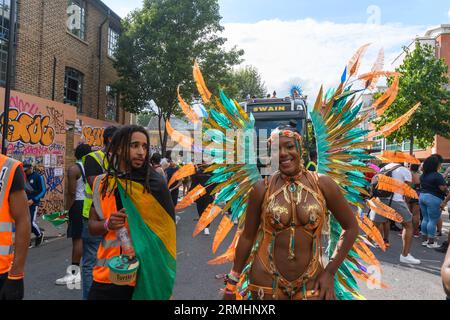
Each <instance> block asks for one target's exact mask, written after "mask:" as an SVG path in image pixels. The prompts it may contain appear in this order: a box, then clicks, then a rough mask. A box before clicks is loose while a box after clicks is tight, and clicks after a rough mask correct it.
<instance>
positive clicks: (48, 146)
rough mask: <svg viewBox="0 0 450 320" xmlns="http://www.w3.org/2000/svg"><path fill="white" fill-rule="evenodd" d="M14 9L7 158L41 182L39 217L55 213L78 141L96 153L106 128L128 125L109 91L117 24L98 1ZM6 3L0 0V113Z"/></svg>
mask: <svg viewBox="0 0 450 320" xmlns="http://www.w3.org/2000/svg"><path fill="white" fill-rule="evenodd" d="M16 3H17V10H16V12H17V31H16V35H15V51H14V57H13V58H14V63H13V70H12V71H13V72H12V78H13V79H12V90H11V98H10V101H9V105H10V112H9V114H8V116H9V126H10V128H11V129H10V131H9V134H8V138H7V143H8V145H7V154H8V155H9V156H11V157H13V158H15V159H18V160H20V161H30V162H32V163H33V164H34V165H35V168H36V169H37V170H39V171H40V172H41V173H42V175H43V176H44V179H45V183H46V188H47V193H46V195H45V198H44V199H43V201H41V208H40V210H41V212H42V213H51V212H60V211H62V210H63V209H64V202H65V199H66V198H65V197H64V194H65V193H66V191H67V179H65V177H66V176H67V170H68V168H69V167H70V166H71V165H72V164H74V162H75V157H74V148H75V147H76V146H77V145H78V144H79V143H81V142H84V143H88V144H90V145H91V146H92V147H93V149H98V148H102V147H103V131H104V128H105V127H107V126H109V125H111V124H118V123H119V124H129V123H130V118H131V116H130V114H129V113H126V112H124V111H123V109H121V108H120V106H119V99H118V95H117V94H114V92H113V91H112V90H111V89H112V88H111V85H112V84H113V83H115V82H116V80H117V79H118V75H117V72H116V71H115V69H114V66H113V64H114V50H115V45H116V43H117V37H118V35H119V32H120V25H121V20H120V18H119V16H117V14H115V13H114V12H112V11H111V10H110V9H109V8H108V7H107V6H106V5H105V4H103V3H102V2H101V1H100V0H16ZM10 4H11V0H0V114H2V113H3V105H4V97H5V93H4V92H5V90H4V88H2V87H3V86H4V85H5V80H6V65H7V57H8V55H7V54H8V41H9V39H8V36H9V25H10V21H9V16H10V9H9V8H10ZM0 127H1V125H0ZM0 136H1V133H0Z"/></svg>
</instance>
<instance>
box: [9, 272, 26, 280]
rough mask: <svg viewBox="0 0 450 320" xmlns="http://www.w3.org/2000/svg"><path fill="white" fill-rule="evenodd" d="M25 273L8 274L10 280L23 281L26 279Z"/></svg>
mask: <svg viewBox="0 0 450 320" xmlns="http://www.w3.org/2000/svg"><path fill="white" fill-rule="evenodd" d="M24 276H25V275H24V273H18V274H8V279H9V280H22V279H23V278H24Z"/></svg>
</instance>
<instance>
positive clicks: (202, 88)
mask: <svg viewBox="0 0 450 320" xmlns="http://www.w3.org/2000/svg"><path fill="white" fill-rule="evenodd" d="M193 75H194V80H195V84H196V86H197V90H198V92H199V93H200V95H201V96H202V100H203V102H204V103H208V102H209V101H210V99H211V96H212V94H211V92H209V90H208V87H207V86H206V83H205V80H204V79H203V75H202V72H201V71H200V67H199V65H198V63H197V61H195V63H194V68H193Z"/></svg>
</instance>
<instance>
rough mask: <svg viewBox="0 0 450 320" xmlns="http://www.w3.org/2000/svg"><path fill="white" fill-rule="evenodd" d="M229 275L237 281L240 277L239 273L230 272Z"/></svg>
mask: <svg viewBox="0 0 450 320" xmlns="http://www.w3.org/2000/svg"><path fill="white" fill-rule="evenodd" d="M230 275H231V276H232V277H234V278H236V279H239V278H240V277H241V274H240V273H239V272H236V271H234V270H231V271H230Z"/></svg>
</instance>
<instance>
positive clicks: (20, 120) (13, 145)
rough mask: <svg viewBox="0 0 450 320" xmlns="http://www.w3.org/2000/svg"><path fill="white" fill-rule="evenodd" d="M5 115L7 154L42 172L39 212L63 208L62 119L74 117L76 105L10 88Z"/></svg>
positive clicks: (1, 100) (64, 127) (0, 94)
mask: <svg viewBox="0 0 450 320" xmlns="http://www.w3.org/2000/svg"><path fill="white" fill-rule="evenodd" d="M0 105H1V106H3V105H4V90H3V89H0ZM2 109H3V108H2ZM8 118H9V124H8V127H9V130H8V136H7V154H8V156H10V157H12V158H15V159H17V160H19V161H30V162H31V163H33V165H34V167H35V170H36V171H38V172H39V173H41V174H42V175H43V176H44V180H45V184H46V188H47V193H46V195H45V197H44V199H43V200H42V201H41V207H40V210H39V213H40V214H47V213H52V212H59V211H62V210H64V183H65V171H66V170H65V169H66V162H65V158H66V157H65V156H66V132H67V129H68V127H67V124H66V121H72V122H74V121H75V119H76V109H75V108H74V107H71V106H68V105H65V104H62V103H58V102H55V101H50V100H45V99H41V98H38V97H34V96H30V95H26V94H23V93H19V92H15V91H12V92H11V98H10V111H9V113H8ZM1 128H3V115H2V118H1V121H0V129H1ZM0 135H1V131H0Z"/></svg>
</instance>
